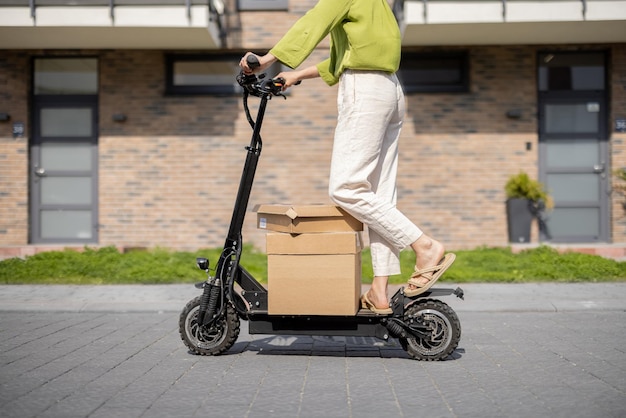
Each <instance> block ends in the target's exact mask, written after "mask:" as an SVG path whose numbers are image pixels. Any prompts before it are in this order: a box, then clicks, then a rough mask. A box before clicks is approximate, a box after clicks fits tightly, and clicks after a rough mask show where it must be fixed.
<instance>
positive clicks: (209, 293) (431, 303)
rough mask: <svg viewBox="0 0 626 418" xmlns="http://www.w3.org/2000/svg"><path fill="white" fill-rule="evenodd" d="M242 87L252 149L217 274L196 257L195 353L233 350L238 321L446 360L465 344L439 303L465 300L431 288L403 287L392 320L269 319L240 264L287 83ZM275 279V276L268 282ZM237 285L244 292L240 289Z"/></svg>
mask: <svg viewBox="0 0 626 418" xmlns="http://www.w3.org/2000/svg"><path fill="white" fill-rule="evenodd" d="M248 65H249V66H250V68H255V67H258V60H256V57H255V56H252V55H251V56H249V58H248ZM237 82H238V83H239V85H240V86H241V87H242V88H243V105H244V110H245V113H246V118H247V120H248V122H249V123H250V126H251V127H252V130H253V132H252V138H251V140H250V145H249V146H247V147H245V149H246V152H247V155H246V160H245V164H244V168H243V172H242V175H241V180H240V184H239V190H238V193H237V198H236V201H235V207H234V210H233V214H232V218H231V222H230V227H229V231H228V236H227V237H226V241H225V243H224V248H223V250H222V253H221V255H220V257H219V260H218V261H217V266H216V268H215V270H214V271H215V275H211V272H210V269H209V261H208V260H207V259H206V258H198V259H196V263H197V265H198V267H199V268H200V269H201V270H204V271H205V272H206V273H207V279H206V281H204V282H201V283H198V284H196V287H197V288H199V289H201V290H202V294H201V295H200V296H197V297H196V298H194V299H192V300H191V301H189V302H188V303H187V304H186V306H185V307H184V309H183V310H182V312H181V314H180V319H179V332H180V336H181V338H182V340H183V342H184V344H185V345H186V346H187V347H188V348H189V351H190V353H192V354H198V355H219V354H223V353H225V352H226V351H228V350H229V349H230V348H231V347H232V346H233V344H235V342H236V340H237V337H238V336H239V331H240V320H247V321H248V324H249V333H250V334H274V335H291V336H296V335H315V336H360V337H375V338H378V339H382V340H385V341H387V340H389V339H390V338H396V339H398V341H399V343H400V345H401V346H402V348H403V349H404V350H405V351H406V352H407V353H408V355H409V356H410V357H411V358H413V359H416V360H428V361H433V360H443V359H445V358H446V357H448V356H450V355H451V354H452V353H453V352H454V350H455V349H456V348H457V346H458V343H459V340H460V338H461V323H460V321H459V318H458V316H457V315H456V313H455V312H454V310H453V309H452V308H451V307H450V306H449V305H447V304H446V303H444V302H442V301H440V300H438V299H436V298H438V297H442V296H449V295H455V296H456V297H458V298H461V299H463V290H462V289H461V288H459V287H457V288H456V289H443V288H430V289H428V290H427V291H426V292H424V293H422V294H420V295H417V296H414V297H408V296H406V295H405V294H404V291H403V290H404V289H400V290H398V291H397V292H396V293H395V294H394V295H393V297H392V298H391V302H390V307H391V309H392V311H393V313H392V314H389V315H381V314H376V313H374V312H372V311H370V310H369V309H360V310H359V311H358V312H357V313H356V315H352V316H325V315H271V314H268V290H266V289H265V287H264V286H263V285H262V284H261V283H259V282H258V281H257V280H256V279H255V278H254V277H252V275H251V274H250V273H249V272H248V271H246V269H245V268H243V267H242V266H241V265H240V263H239V262H240V258H241V253H242V247H243V242H242V228H243V223H244V218H245V213H246V208H247V206H248V200H249V197H250V193H251V191H252V183H253V181H254V176H255V172H256V168H257V163H258V161H259V157H260V155H261V148H262V145H263V143H262V140H261V126H262V124H263V118H264V115H265V109H266V106H267V103H268V101H270V100H271V99H272V98H275V97H283V98H284V99H286V97H285V96H284V95H283V94H282V89H283V86H284V80H282V79H280V78H267V79H266V78H265V75H264V74H261V75H258V76H257V75H255V74H251V75H246V74H244V73H243V72H242V73H240V74H239V75H238V76H237ZM249 96H255V97H258V98H259V99H260V102H259V106H258V110H257V114H256V118H255V119H254V118H253V117H252V115H251V113H250V109H249V106H248V98H249ZM270 280H271V278H270ZM235 284H237V285H238V286H239V288H240V289H241V290H240V291H237V290H236V289H235Z"/></svg>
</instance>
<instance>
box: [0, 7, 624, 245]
mask: <svg viewBox="0 0 626 418" xmlns="http://www.w3.org/2000/svg"><path fill="white" fill-rule="evenodd" d="M315 3H316V1H314V0H289V1H286V0H256V1H255V0H248V1H246V0H239V1H235V0H231V1H226V2H222V1H215V0H210V1H208V2H207V1H206V0H205V1H203V2H200V1H196V0H191V1H185V0H127V1H121V0H120V1H118V0H115V1H113V2H109V1H108V0H106V1H99V0H79V1H77V2H72V3H71V4H70V2H67V1H63V0H35V1H30V2H29V1H27V0H7V1H4V0H3V1H2V2H0V247H1V248H3V249H4V253H5V254H9V255H23V254H28V253H32V252H35V251H38V250H40V249H45V248H56V247H58V246H78V247H82V246H84V245H88V246H106V245H115V246H118V247H156V246H160V247H167V248H173V249H196V248H205V247H216V246H220V245H222V244H223V242H224V238H225V235H226V232H227V230H228V223H229V221H230V217H231V213H232V205H233V203H234V200H235V196H236V193H237V187H238V184H239V176H240V174H241V169H242V166H243V161H244V159H245V152H246V151H245V146H246V145H247V143H248V141H249V138H250V135H251V129H250V126H249V124H248V122H247V120H246V118H245V115H244V113H243V108H242V104H241V94H240V93H239V91H238V90H237V87H236V86H235V85H234V83H235V82H234V76H235V75H236V73H237V67H236V64H237V62H238V60H239V57H241V55H242V54H243V53H244V52H246V51H254V52H257V53H265V52H266V51H267V50H268V49H269V48H271V46H272V45H273V44H274V43H275V42H276V41H277V40H278V39H279V38H280V36H281V35H282V34H284V33H285V31H286V30H287V29H288V28H289V27H290V26H291V24H293V22H294V21H295V20H296V19H297V18H299V17H300V16H302V15H303V14H304V13H306V11H307V10H308V9H309V8H311V7H313V6H314V5H315ZM393 6H394V12H395V13H396V16H397V17H398V20H399V22H400V25H401V28H402V30H403V58H402V64H401V70H400V73H399V74H400V77H401V80H402V83H403V85H404V88H405V92H406V100H407V114H406V118H405V124H404V128H403V132H402V138H401V145H400V153H401V157H400V167H399V179H398V206H399V208H400V209H401V210H402V211H404V212H405V213H406V214H407V215H408V216H409V217H411V218H412V219H413V220H414V221H415V222H416V223H417V224H418V225H420V227H421V228H422V229H424V230H425V231H426V232H427V233H429V234H430V235H432V236H434V237H436V238H438V239H440V240H442V241H443V242H445V244H446V245H447V247H448V248H450V249H464V248H474V247H477V246H505V245H509V243H508V236H507V219H506V212H505V201H506V196H505V193H504V185H505V183H506V181H507V179H508V178H509V176H511V175H513V174H516V173H518V172H520V171H525V172H527V173H528V174H529V175H530V176H531V177H533V178H537V179H539V180H541V181H543V182H544V183H545V184H546V185H547V187H548V189H549V190H550V192H551V194H552V196H553V198H554V202H555V206H554V209H553V210H552V211H551V212H550V213H549V214H548V218H547V220H546V224H547V229H546V230H545V231H544V232H545V233H543V234H541V235H540V234H539V233H538V228H536V227H535V228H534V229H533V234H532V238H531V241H532V242H533V243H537V242H545V243H550V244H554V245H557V244H561V243H569V244H581V245H590V244H593V245H608V246H620V245H621V244H624V243H626V211H625V205H626V196H624V195H623V194H621V193H620V192H619V190H618V188H617V187H615V186H616V184H618V183H619V182H618V180H617V179H616V177H615V176H614V175H613V172H614V171H615V170H617V169H621V168H623V167H626V144H625V143H624V142H625V140H626V1H621V0H607V1H594V0H586V1H585V0H582V1H580V0H575V1H565V0H555V1H514V0H509V1H504V0H501V1H496V0H493V1H443V0H428V1H396V2H395V3H394V4H393ZM327 49H328V41H324V42H322V44H321V45H320V46H319V48H318V49H317V50H316V51H315V52H314V53H313V54H312V55H311V56H310V57H309V59H308V60H307V62H305V64H304V65H307V64H312V63H315V62H318V61H319V60H322V59H324V58H325V56H326V54H327ZM273 71H276V72H277V71H280V68H275V69H273ZM373 88H375V86H373ZM335 98H336V88H335V87H328V86H327V85H325V84H324V83H323V82H322V81H321V80H320V79H316V80H306V81H305V82H304V83H302V85H300V86H296V87H294V88H292V89H291V91H290V93H289V94H288V96H287V100H282V99H274V100H272V101H270V103H269V106H268V110H267V114H266V118H265V123H264V126H263V132H262V136H263V140H264V142H263V144H264V146H263V154H262V156H261V160H260V164H259V167H258V171H257V177H256V181H255V185H254V188H253V193H252V196H251V199H250V206H249V208H248V216H247V220H246V226H245V228H244V241H245V242H250V243H253V244H254V245H255V246H257V247H258V248H260V249H263V248H264V236H263V234H262V232H261V231H258V230H257V229H256V224H255V220H256V216H255V214H254V213H253V208H254V206H255V205H256V204H262V203H290V204H314V203H324V204H328V203H329V199H328V196H327V184H328V171H329V159H330V153H331V147H332V137H333V131H334V125H335V118H336V105H335ZM251 104H252V105H253V107H254V101H253V100H251Z"/></svg>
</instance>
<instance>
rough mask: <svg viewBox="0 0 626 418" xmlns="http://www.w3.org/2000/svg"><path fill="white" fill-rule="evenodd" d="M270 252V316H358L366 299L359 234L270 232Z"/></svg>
mask: <svg viewBox="0 0 626 418" xmlns="http://www.w3.org/2000/svg"><path fill="white" fill-rule="evenodd" d="M331 252H332V253H331ZM267 253H268V255H267V276H268V293H269V295H268V313H269V314H270V315H355V314H356V313H357V312H358V309H359V298H360V296H361V242H360V234H359V233H357V232H337V233H316V234H300V235H291V234H286V233H268V234H267Z"/></svg>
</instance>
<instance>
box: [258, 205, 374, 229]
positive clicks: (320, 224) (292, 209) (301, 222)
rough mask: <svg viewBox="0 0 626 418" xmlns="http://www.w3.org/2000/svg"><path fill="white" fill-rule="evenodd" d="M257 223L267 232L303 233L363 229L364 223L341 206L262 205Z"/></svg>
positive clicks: (259, 207) (259, 208)
mask: <svg viewBox="0 0 626 418" xmlns="http://www.w3.org/2000/svg"><path fill="white" fill-rule="evenodd" d="M255 211H256V212H257V226H258V227H259V229H267V230H268V231H276V232H288V233H290V234H303V233H312V232H341V231H362V230H363V224H362V223H361V222H359V221H358V220H356V219H355V218H354V217H352V216H351V215H349V214H348V213H347V212H346V211H344V210H343V209H341V208H340V207H338V206H330V205H301V206H292V205H259V206H257V207H256V208H255Z"/></svg>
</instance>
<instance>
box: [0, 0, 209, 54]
mask: <svg viewBox="0 0 626 418" xmlns="http://www.w3.org/2000/svg"><path fill="white" fill-rule="evenodd" d="M220 47H221V44H220V31H219V26H218V22H217V19H216V15H215V14H214V13H213V14H211V13H210V12H209V6H208V5H192V6H190V7H185V6H171V5H170V6H117V7H114V8H109V7H102V6H91V7H89V6H86V7H81V6H66V7H52V6H51V7H38V8H37V9H36V13H34V16H33V13H32V9H30V8H28V7H2V8H0V49H40V48H41V49H50V48H54V49H59V48H63V49H67V48H69V49H74V48H81V49H216V48H220Z"/></svg>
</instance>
